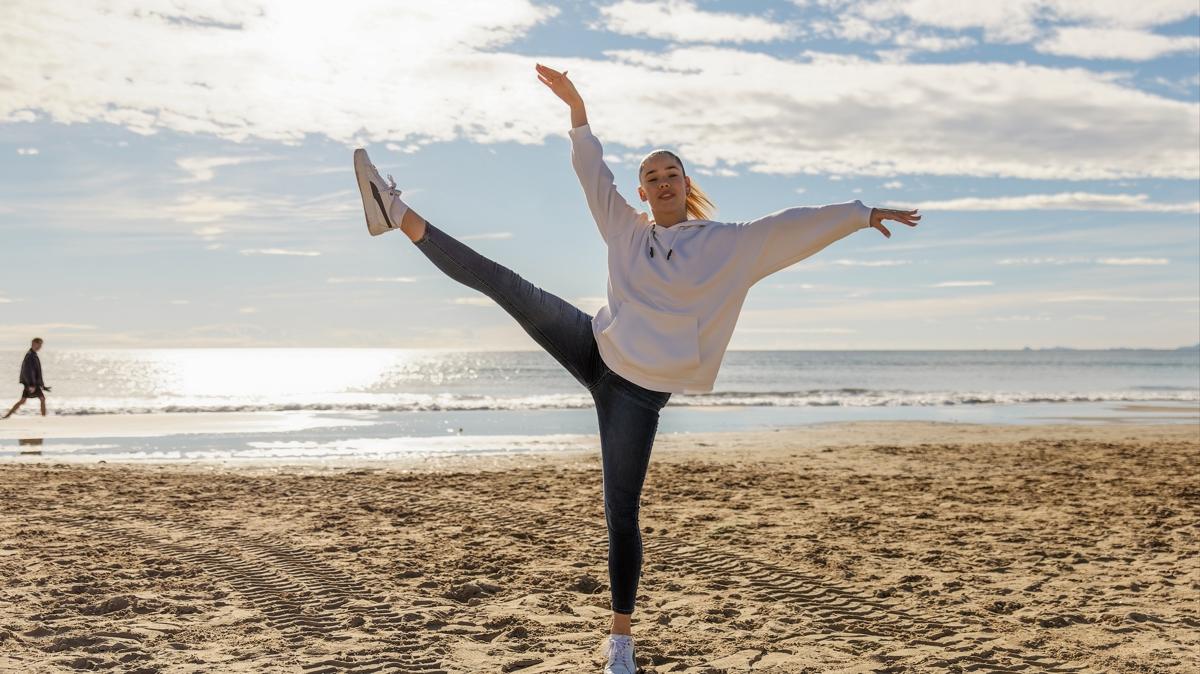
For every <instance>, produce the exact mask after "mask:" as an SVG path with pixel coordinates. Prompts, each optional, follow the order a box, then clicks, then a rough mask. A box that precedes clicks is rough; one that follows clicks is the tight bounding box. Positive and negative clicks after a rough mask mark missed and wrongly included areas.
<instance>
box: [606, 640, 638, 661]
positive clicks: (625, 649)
mask: <svg viewBox="0 0 1200 674" xmlns="http://www.w3.org/2000/svg"><path fill="white" fill-rule="evenodd" d="M632 649H633V641H632V640H630V639H609V640H608V661H609V662H610V663H613V662H624V660H625V659H626V656H629V659H630V660H632V659H633V657H632V656H633V653H632Z"/></svg>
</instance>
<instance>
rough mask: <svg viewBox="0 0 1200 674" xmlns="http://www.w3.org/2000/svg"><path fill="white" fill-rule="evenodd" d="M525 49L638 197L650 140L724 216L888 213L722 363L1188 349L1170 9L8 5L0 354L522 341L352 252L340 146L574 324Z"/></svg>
mask: <svg viewBox="0 0 1200 674" xmlns="http://www.w3.org/2000/svg"><path fill="white" fill-rule="evenodd" d="M538 62H541V63H545V64H547V65H550V66H551V67H555V68H558V69H560V70H561V69H567V70H568V71H569V74H570V76H571V78H572V80H573V81H574V82H575V83H576V86H577V87H578V88H579V90H580V92H581V94H582V95H583V97H584V99H585V101H586V103H587V105H588V114H589V121H590V122H591V125H592V128H593V130H594V132H595V133H596V135H597V136H598V137H599V138H600V140H601V141H602V142H603V143H604V148H605V156H606V158H607V159H608V161H609V165H610V167H611V168H612V169H613V172H614V174H615V175H616V180H617V186H618V188H619V189H620V190H621V192H622V193H623V194H624V195H625V196H626V198H627V199H629V200H630V202H631V203H634V204H635V205H641V204H640V203H639V202H638V201H637V197H636V185H637V182H636V165H637V161H638V159H639V158H640V157H641V156H642V155H643V154H645V153H646V152H647V151H649V150H650V149H652V148H656V147H668V148H672V149H674V150H675V151H676V152H677V153H679V154H680V155H681V156H682V158H683V160H684V162H685V165H686V168H687V170H688V173H689V175H691V176H692V177H693V179H694V180H695V181H696V182H697V184H699V185H700V186H702V187H703V188H704V190H705V191H706V192H707V193H708V194H709V195H710V196H711V197H712V198H713V200H714V201H715V202H716V204H717V206H718V208H719V211H718V213H717V216H716V219H718V220H722V221H744V220H750V219H753V218H756V217H759V216H761V215H765V214H767V213H770V212H773V211H776V210H779V209H781V208H786V207H790V206H806V205H823V204H830V203H840V202H845V201H850V200H854V199H861V200H862V201H863V202H864V203H866V204H867V205H869V206H879V207H892V208H919V209H921V213H922V215H923V219H922V222H921V224H920V225H919V226H918V227H916V228H909V227H907V226H905V225H903V224H900V223H894V222H893V223H887V224H888V226H889V229H891V230H892V232H893V236H892V237H891V238H890V239H888V238H885V237H884V236H883V235H882V234H881V233H880V232H878V231H875V230H872V229H865V230H861V231H859V232H856V233H854V234H852V235H851V236H849V237H847V238H845V239H843V240H841V241H839V242H836V243H834V244H833V245H832V246H830V247H829V248H827V249H825V250H823V251H821V252H820V253H817V254H816V255H814V256H812V257H810V258H808V259H806V260H803V261H801V262H799V263H797V264H795V265H793V266H791V267H789V268H787V269H784V270H782V271H779V272H777V273H775V274H772V275H771V276H768V277H767V278H765V279H763V280H762V281H760V282H759V283H758V284H757V285H755V286H754V287H753V288H752V289H751V291H750V294H749V296H748V298H747V301H746V304H745V306H744V308H743V311H742V315H741V318H740V320H739V322H738V327H737V329H736V331H735V334H734V336H733V340H732V342H731V343H730V348H731V349H1006V348H1023V347H1033V348H1046V347H1055V346H1065V347H1074V348H1109V347H1144V348H1175V347H1179V346H1183V345H1191V344H1195V343H1196V342H1198V341H1200V4H1197V3H1196V1H1195V0H1141V1H1140V2H1137V3H1131V2H1128V0H996V1H993V2H987V3H982V2H978V3H976V2H969V3H968V2H961V0H794V1H792V2H786V1H780V2H765V1H764V2H759V1H753V0H741V1H738V2H715V1H711V2H710V1H702V0H669V1H667V2H644V1H641V0H620V1H615V2H614V1H612V0H600V1H596V2H585V1H574V2H540V1H531V0H458V1H456V2H452V3H433V2H427V1H426V0H420V1H411V2H410V1H403V2H395V1H391V2H387V1H380V2H367V1H362V2H359V1H353V0H345V1H343V2H339V3H297V2H286V1H283V0H278V1H276V0H270V1H267V0H257V1H255V0H250V1H244V2H243V1H239V2H228V1H226V2H206V1H198V0H111V1H99V0H97V1H94V2H58V3H44V2H33V1H27V0H5V2H3V3H2V4H0V64H2V65H0V345H5V344H7V345H9V346H8V347H4V348H21V347H22V346H23V345H24V344H26V343H28V340H29V338H30V337H32V336H34V335H39V336H42V337H44V338H45V339H46V340H47V348H109V347H118V348H119V347H135V348H141V347H206V346H242V347H252V346H306V347H312V346H348V347H399V348H407V347H411V348H452V349H536V348H537V347H536V344H535V343H534V342H533V340H532V339H530V338H529V337H528V336H527V335H526V334H525V333H524V332H523V331H522V330H521V329H520V328H519V327H518V326H517V325H516V324H515V322H514V321H513V320H512V319H511V318H510V317H509V316H508V315H507V314H505V313H504V312H503V310H501V309H500V308H498V307H497V306H495V305H494V304H493V303H492V302H491V300H488V299H487V298H486V297H484V296H483V295H481V294H479V293H477V292H475V291H473V290H470V289H468V288H466V287H464V286H461V285H458V284H456V283H455V282H453V281H451V280H449V279H448V278H446V277H444V276H443V275H441V273H440V272H439V271H438V270H437V269H436V268H435V267H433V265H432V264H431V263H430V262H429V261H428V260H427V259H426V258H425V257H423V256H422V255H421V254H420V252H419V251H418V250H416V248H415V247H413V246H412V244H411V243H410V242H409V241H408V240H407V239H406V238H404V237H403V235H401V234H389V235H386V236H381V237H378V238H372V237H369V236H368V235H367V233H366V225H365V222H364V219H363V216H362V213H361V203H360V200H359V197H358V194H357V190H356V188H355V183H354V175H353V169H352V165H351V152H352V150H353V148H355V147H359V146H363V147H366V148H367V149H368V150H369V152H370V153H371V157H372V159H373V160H374V162H375V164H376V165H377V166H379V167H380V170H381V171H382V172H384V173H391V174H392V175H394V176H395V178H396V180H397V182H398V184H399V186H400V188H401V189H402V190H403V191H404V195H405V199H406V201H407V202H408V203H410V204H411V205H412V206H413V207H414V208H415V209H417V210H418V211H419V212H420V213H421V214H422V215H423V216H425V217H426V218H428V219H429V220H430V221H431V222H433V223H434V224H435V225H437V226H438V227H440V228H442V229H443V230H445V231H447V232H449V233H451V234H452V235H454V236H457V237H459V238H461V239H462V240H464V241H465V242H466V243H468V244H469V245H471V246H473V247H474V248H476V249H477V250H479V251H480V252H481V253H483V254H484V255H487V256H489V257H491V258H493V259H495V260H497V261H498V262H500V263H502V264H504V265H506V266H508V267H510V268H512V269H513V270H515V271H517V272H518V273H520V274H521V275H522V276H524V277H525V278H526V279H528V280H530V281H531V282H533V283H535V284H536V285H538V286H540V287H542V288H544V289H546V290H548V291H550V292H553V293H554V294H556V295H559V296H560V297H563V298H564V299H567V300H569V301H571V302H573V303H575V304H576V305H577V306H579V307H580V308H581V309H583V310H584V311H587V312H589V313H592V312H595V311H596V310H597V309H598V308H599V307H600V306H602V305H603V303H604V301H605V300H604V293H605V284H606V274H607V270H606V267H605V250H604V243H603V241H602V240H601V238H600V236H599V233H598V232H597V230H596V226H595V223H594V222H593V221H592V219H591V216H590V214H589V212H588V210H587V207H586V204H585V203H584V199H583V193H582V191H581V189H580V187H579V185H578V182H577V180H576V177H575V175H574V173H573V171H572V169H571V166H570V160H569V156H570V154H569V142H568V139H567V135H566V132H567V130H568V129H569V127H570V118H569V114H568V111H567V109H566V106H564V105H563V104H562V103H561V102H560V101H559V100H558V99H557V98H555V97H554V96H553V95H552V94H551V93H550V92H549V91H548V90H547V89H545V87H544V86H543V85H542V84H541V83H539V82H538V80H537V78H536V75H535V72H534V64H535V63H538ZM641 206H643V207H644V205H641Z"/></svg>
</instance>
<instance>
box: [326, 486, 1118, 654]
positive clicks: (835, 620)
mask: <svg viewBox="0 0 1200 674" xmlns="http://www.w3.org/2000/svg"><path fill="white" fill-rule="evenodd" d="M347 493H348V494H353V495H354V496H355V498H358V499H363V500H374V499H381V498H386V499H387V500H388V503H389V504H392V505H394V504H395V503H396V502H397V500H400V501H402V502H403V505H404V506H405V507H406V508H407V509H410V510H413V511H421V510H425V511H429V512H430V513H431V514H436V515H438V516H439V517H440V518H442V519H446V518H447V517H450V516H452V517H455V518H459V521H475V522H479V523H481V524H483V525H485V526H489V527H496V528H502V529H504V530H505V531H507V532H509V533H510V534H512V536H511V538H512V539H513V544H516V545H525V546H530V547H541V546H542V544H543V541H539V542H537V543H536V544H535V543H531V542H530V541H529V540H528V538H529V533H530V531H531V530H536V531H537V533H538V534H539V535H540V537H541V538H551V539H553V538H558V539H561V540H567V541H578V540H582V539H587V538H589V537H593V536H595V535H596V533H597V527H598V526H603V523H602V521H600V523H599V524H598V523H597V522H596V521H592V520H589V519H586V518H581V517H578V516H573V515H566V514H562V513H557V512H550V511H546V510H539V509H537V508H536V507H535V506H531V505H530V504H528V503H525V504H523V505H522V508H521V510H520V512H514V511H513V510H512V509H502V508H499V507H496V506H495V505H493V503H494V501H492V500H491V499H488V498H485V497H481V498H477V499H468V498H462V497H454V496H447V495H445V494H434V493H428V492H422V493H418V492H413V491H409V490H407V489H404V488H400V487H396V486H392V485H386V486H381V485H378V484H372V485H371V486H370V489H369V490H368V489H367V488H366V487H364V486H362V485H359V484H352V485H349V486H348V487H347ZM602 540H603V539H602ZM643 545H644V547H645V549H646V551H647V553H649V554H651V555H654V556H655V557H657V558H660V559H670V560H671V562H672V565H673V566H677V567H679V568H680V570H681V571H684V572H689V573H695V574H697V575H699V576H702V577H706V578H707V579H709V580H710V581H711V582H713V583H718V584H724V585H725V586H726V587H727V588H734V587H736V589H737V591H738V592H741V593H743V594H749V595H751V596H753V597H754V598H756V599H758V600H759V601H762V602H772V603H777V604H785V605H787V606H788V607H789V608H791V609H793V610H794V611H795V612H796V613H798V614H800V615H803V616H804V617H805V618H808V619H810V620H812V621H813V622H814V623H815V624H814V625H811V626H806V628H805V630H804V631H802V632H789V633H783V634H776V635H773V636H771V637H770V641H771V642H772V643H776V644H779V645H780V646H785V645H786V644H785V643H783V642H788V643H803V642H819V643H826V644H841V645H844V646H846V647H848V648H849V649H850V650H852V651H853V652H856V653H861V652H864V651H867V655H866V657H867V658H870V659H872V660H874V661H876V662H878V663H879V665H880V666H879V668H878V670H876V671H881V672H900V671H908V670H910V669H911V668H912V667H914V666H915V667H919V668H920V669H921V670H923V671H953V672H961V671H981V672H1020V671H1027V670H1028V671H1038V672H1054V673H1080V674H1082V673H1085V672H1091V671H1094V670H1091V669H1089V668H1087V667H1085V666H1083V665H1081V664H1078V663H1064V662H1059V661H1056V660H1054V659H1052V658H1050V657H1048V656H1044V655H1040V654H1037V653H1031V652H1028V651H1027V650H1026V649H1024V648H1022V647H1020V646H1019V645H1011V644H1009V643H1008V639H1006V638H1004V635H1002V634H999V633H996V632H992V631H989V630H988V628H987V627H986V626H983V625H979V624H974V623H971V622H969V621H966V620H959V619H946V618H945V617H944V616H940V615H935V614H934V613H933V612H931V611H928V610H923V609H919V608H909V607H902V606H899V605H898V604H897V603H895V602H892V601H888V600H886V599H883V598H879V597H875V596H871V595H867V594H864V593H862V592H861V591H858V590H855V589H853V588H850V587H847V586H846V585H844V584H841V583H839V582H838V581H836V580H832V579H829V578H823V577H820V576H816V575H813V574H810V573H806V572H804V571H802V570H800V569H796V568H792V567H786V566H782V565H779V564H777V563H772V562H766V561H761V560H758V559H755V558H753V557H751V556H749V555H747V554H745V553H741V552H737V551H732V550H727V549H718V548H714V547H711V546H708V545H706V544H703V543H696V542H691V541H683V540H680V539H677V538H673V537H670V536H666V535H661V534H654V535H645V534H644V535H643ZM734 579H741V582H734ZM813 629H816V630H817V633H816V634H814V633H813Z"/></svg>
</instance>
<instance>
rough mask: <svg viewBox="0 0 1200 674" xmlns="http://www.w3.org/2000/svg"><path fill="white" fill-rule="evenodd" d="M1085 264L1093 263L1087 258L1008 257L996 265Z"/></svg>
mask: <svg viewBox="0 0 1200 674" xmlns="http://www.w3.org/2000/svg"><path fill="white" fill-rule="evenodd" d="M1083 262H1091V259H1090V258H1086V257H1061V256H1053V255H1051V256H1048V257H1006V258H1004V259H1003V260H996V264H1004V265H1020V266H1027V265H1038V264H1054V265H1063V264H1078V263H1083Z"/></svg>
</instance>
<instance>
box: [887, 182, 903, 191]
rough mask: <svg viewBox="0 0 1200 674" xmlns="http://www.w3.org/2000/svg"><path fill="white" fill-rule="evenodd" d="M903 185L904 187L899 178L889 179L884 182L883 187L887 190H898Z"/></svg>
mask: <svg viewBox="0 0 1200 674" xmlns="http://www.w3.org/2000/svg"><path fill="white" fill-rule="evenodd" d="M901 187H904V183H902V182H900V181H899V180H889V181H887V182H886V183H884V184H883V189H885V190H898V189H900V188H901Z"/></svg>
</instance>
